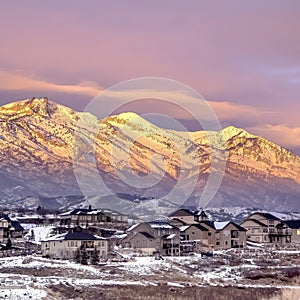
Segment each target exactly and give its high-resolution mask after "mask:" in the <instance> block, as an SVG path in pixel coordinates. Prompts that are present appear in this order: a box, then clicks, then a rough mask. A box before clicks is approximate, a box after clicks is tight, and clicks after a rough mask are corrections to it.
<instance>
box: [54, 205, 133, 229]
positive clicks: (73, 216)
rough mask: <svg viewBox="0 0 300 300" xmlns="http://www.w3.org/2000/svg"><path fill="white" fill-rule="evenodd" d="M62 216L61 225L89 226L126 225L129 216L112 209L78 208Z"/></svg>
mask: <svg viewBox="0 0 300 300" xmlns="http://www.w3.org/2000/svg"><path fill="white" fill-rule="evenodd" d="M59 217H60V226H67V227H72V226H80V227H82V228H87V227H92V226H94V227H99V226H110V227H126V226H127V225H128V216H127V215H125V214H122V213H119V212H116V211H113V210H110V209H93V208H91V206H89V208H76V209H73V210H71V211H68V212H65V213H62V214H60V215H59Z"/></svg>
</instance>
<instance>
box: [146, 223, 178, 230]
mask: <svg viewBox="0 0 300 300" xmlns="http://www.w3.org/2000/svg"><path fill="white" fill-rule="evenodd" d="M148 224H149V225H150V226H151V228H154V229H157V228H161V229H173V228H174V227H173V226H172V225H170V224H168V223H165V222H149V223H148Z"/></svg>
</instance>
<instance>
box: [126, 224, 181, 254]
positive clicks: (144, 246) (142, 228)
mask: <svg viewBox="0 0 300 300" xmlns="http://www.w3.org/2000/svg"><path fill="white" fill-rule="evenodd" d="M122 246H123V247H124V248H132V249H135V250H139V251H140V252H142V253H145V254H148V255H151V254H153V253H155V252H158V253H160V254H161V255H179V253H180V231H179V229H178V228H177V227H175V226H172V225H170V224H168V223H167V222H143V223H138V224H135V225H132V226H131V227H130V228H129V229H128V230H127V236H126V237H125V238H124V239H123V240H122Z"/></svg>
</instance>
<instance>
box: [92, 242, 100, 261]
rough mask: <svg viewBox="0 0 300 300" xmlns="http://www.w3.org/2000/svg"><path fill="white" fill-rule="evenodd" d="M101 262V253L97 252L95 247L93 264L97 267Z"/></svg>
mask: <svg viewBox="0 0 300 300" xmlns="http://www.w3.org/2000/svg"><path fill="white" fill-rule="evenodd" d="M99 261H100V251H98V250H97V247H96V246H95V248H94V251H93V253H92V256H91V264H92V265H97V264H98V262H99Z"/></svg>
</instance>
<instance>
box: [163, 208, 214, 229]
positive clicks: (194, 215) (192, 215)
mask: <svg viewBox="0 0 300 300" xmlns="http://www.w3.org/2000/svg"><path fill="white" fill-rule="evenodd" d="M169 219H170V221H169V224H173V223H175V222H176V223H178V222H179V221H181V222H184V223H185V224H186V225H187V224H196V223H198V222H203V221H207V220H208V216H207V214H206V213H205V211H203V210H196V211H192V210H189V209H186V208H180V209H178V210H176V211H175V212H173V213H172V214H170V215H169ZM170 222H173V223H170Z"/></svg>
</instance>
